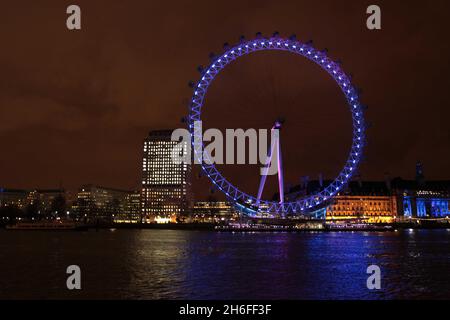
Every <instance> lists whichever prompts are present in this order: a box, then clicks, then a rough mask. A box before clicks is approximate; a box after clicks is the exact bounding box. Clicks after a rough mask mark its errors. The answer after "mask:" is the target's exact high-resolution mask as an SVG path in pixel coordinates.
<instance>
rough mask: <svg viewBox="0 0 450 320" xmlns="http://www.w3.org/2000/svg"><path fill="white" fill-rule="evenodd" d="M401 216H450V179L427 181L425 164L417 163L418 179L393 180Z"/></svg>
mask: <svg viewBox="0 0 450 320" xmlns="http://www.w3.org/2000/svg"><path fill="white" fill-rule="evenodd" d="M392 188H393V190H394V194H395V195H396V197H397V201H398V204H399V205H398V206H399V210H398V211H399V216H400V217H403V218H444V217H449V216H450V207H449V205H450V181H427V180H426V179H425V175H424V170H423V166H422V164H421V163H420V162H418V163H417V164H416V179H415V180H403V179H401V178H395V179H394V180H392Z"/></svg>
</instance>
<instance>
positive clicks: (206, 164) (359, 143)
mask: <svg viewBox="0 0 450 320" xmlns="http://www.w3.org/2000/svg"><path fill="white" fill-rule="evenodd" d="M263 50H281V51H289V52H292V53H295V54H297V55H300V56H303V57H305V58H307V59H308V60H310V61H313V62H314V63H316V64H318V65H319V66H320V67H321V68H322V69H324V70H325V71H326V72H328V74H329V75H331V77H332V78H333V79H334V80H335V81H336V83H337V84H338V85H339V87H340V88H341V90H342V92H343V93H344V95H345V97H346V100H347V103H348V105H349V108H350V111H351V114H352V120H353V121H352V122H353V141H352V147H351V150H350V154H349V156H348V159H347V161H346V164H345V166H344V168H343V169H342V171H341V172H340V173H339V174H338V176H337V177H336V179H335V180H334V181H333V182H332V183H330V184H329V185H328V186H327V187H325V189H323V190H322V191H319V192H317V193H315V194H312V195H308V196H305V197H303V198H301V199H299V200H297V201H295V202H285V203H283V204H280V203H279V202H276V201H268V200H260V201H259V206H258V207H257V206H256V203H257V199H256V197H254V196H252V195H249V194H247V193H245V192H242V191H241V190H239V189H238V188H236V187H235V186H234V185H233V184H231V183H230V182H229V181H228V180H227V179H225V178H224V177H223V176H222V174H221V173H220V172H219V171H218V170H217V168H216V167H215V166H214V164H210V163H211V161H208V160H209V155H208V154H204V155H203V156H202V151H203V150H204V145H203V140H202V132H201V129H199V128H195V126H194V122H195V121H201V109H202V105H203V100H204V97H205V96H206V93H207V90H208V87H209V85H210V84H211V83H212V81H213V80H214V78H215V77H216V76H217V75H218V74H219V72H220V71H221V70H222V69H224V68H225V67H226V66H227V65H228V64H230V63H231V62H233V61H234V60H236V59H237V58H239V57H241V56H244V55H246V54H250V53H252V52H256V51H263ZM201 73H202V74H201V78H200V80H199V81H198V82H197V83H196V84H195V85H194V93H193V95H192V99H191V103H190V106H189V117H188V127H189V132H190V133H191V142H192V148H193V150H194V157H195V158H196V160H197V161H198V163H201V166H202V170H203V172H204V174H205V175H206V176H207V177H208V178H209V179H210V180H211V182H212V183H213V185H214V186H215V187H216V188H217V189H219V190H220V191H221V192H223V193H224V194H225V195H226V196H227V198H228V199H229V200H231V201H232V202H234V203H236V204H237V205H239V206H242V207H244V208H246V209H247V212H253V213H255V214H257V213H258V212H267V213H270V214H283V213H284V214H285V213H290V214H294V215H295V214H302V213H304V212H309V211H313V210H314V209H316V208H318V207H320V206H321V205H322V204H324V202H326V201H329V200H330V199H331V198H333V197H334V196H335V195H336V194H337V193H338V192H340V191H341V190H342V188H343V187H344V186H345V185H346V184H347V183H348V181H349V180H350V179H351V178H352V176H353V174H354V173H355V172H356V168H357V166H358V164H359V162H360V160H361V155H362V151H363V147H364V131H365V130H364V114H363V107H362V105H361V104H360V101H359V97H358V92H357V89H356V88H355V87H354V86H353V85H352V83H351V80H350V78H349V76H347V75H346V74H345V72H344V71H343V70H342V69H341V67H340V65H339V63H337V62H334V61H332V60H331V59H330V58H329V57H328V56H327V55H326V52H324V51H319V50H316V49H315V48H314V47H312V46H311V45H310V44H308V43H302V42H299V41H297V40H293V39H285V38H279V37H272V38H260V39H253V40H249V41H241V43H240V44H238V45H235V46H233V47H231V48H230V49H228V50H226V51H225V52H224V53H223V54H222V55H220V56H218V57H216V58H215V59H214V60H213V62H212V63H211V64H210V65H209V66H208V67H207V68H205V69H204V70H202V71H201ZM194 141H201V143H198V144H197V145H196V144H195V143H194ZM202 158H203V160H201V159H202ZM261 208H263V209H261Z"/></svg>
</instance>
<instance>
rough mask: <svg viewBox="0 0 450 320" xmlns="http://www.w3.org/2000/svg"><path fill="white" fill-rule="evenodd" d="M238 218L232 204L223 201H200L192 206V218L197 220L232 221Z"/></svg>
mask: <svg viewBox="0 0 450 320" xmlns="http://www.w3.org/2000/svg"><path fill="white" fill-rule="evenodd" d="M238 218H239V213H238V212H237V210H235V209H234V207H233V205H232V204H231V203H229V202H225V201H200V202H196V203H195V204H194V207H193V212H192V220H193V221H198V222H220V221H225V220H226V221H232V220H236V219H238Z"/></svg>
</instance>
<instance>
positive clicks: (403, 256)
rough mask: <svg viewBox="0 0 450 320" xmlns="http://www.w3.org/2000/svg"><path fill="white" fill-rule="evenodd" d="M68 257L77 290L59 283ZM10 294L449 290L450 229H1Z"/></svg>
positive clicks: (249, 295)
mask: <svg viewBox="0 0 450 320" xmlns="http://www.w3.org/2000/svg"><path fill="white" fill-rule="evenodd" d="M372 264H375V265H378V266H379V267H380V269H381V289H380V290H369V289H367V285H366V281H367V278H368V277H369V275H368V274H367V272H366V271H367V267H368V266H369V265H372ZM69 265H78V266H79V267H80V268H81V286H82V289H81V290H68V289H67V288H66V279H67V277H68V275H67V274H66V268H67V266H69ZM17 298H25V299H54V298H56V299H432V298H435V299H450V230H416V231H412V230H410V231H408V230H405V231H398V232H384V233H381V232H354V233H352V232H328V233H325V232H323V233H320V232H316V233H314V232H311V233H218V232H208V231H171V230H115V231H112V230H101V231H98V232H96V231H86V232H46V231H6V230H0V299H17Z"/></svg>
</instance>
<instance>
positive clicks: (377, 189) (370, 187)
mask: <svg viewBox="0 0 450 320" xmlns="http://www.w3.org/2000/svg"><path fill="white" fill-rule="evenodd" d="M328 183H329V181H322V180H319V181H310V182H309V181H308V180H307V179H303V181H302V184H301V185H300V186H297V187H294V188H293V189H291V192H289V194H288V197H289V198H288V199H289V201H291V200H292V199H296V198H298V197H301V196H303V195H304V194H312V193H316V192H317V190H320V189H323V188H325V187H326V186H327V185H328ZM324 211H325V215H318V214H317V213H316V212H315V213H314V217H315V218H321V217H323V216H325V217H326V219H327V220H358V221H364V222H369V223H388V222H393V221H394V219H395V218H396V216H397V201H396V197H395V196H393V195H392V192H391V190H390V184H389V181H386V182H385V181H361V180H358V181H351V182H349V183H348V184H347V186H346V187H345V188H344V189H343V191H341V192H339V193H338V194H337V195H336V196H335V197H334V198H333V200H332V201H331V203H329V204H328V205H327V206H326V207H325V208H324Z"/></svg>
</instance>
